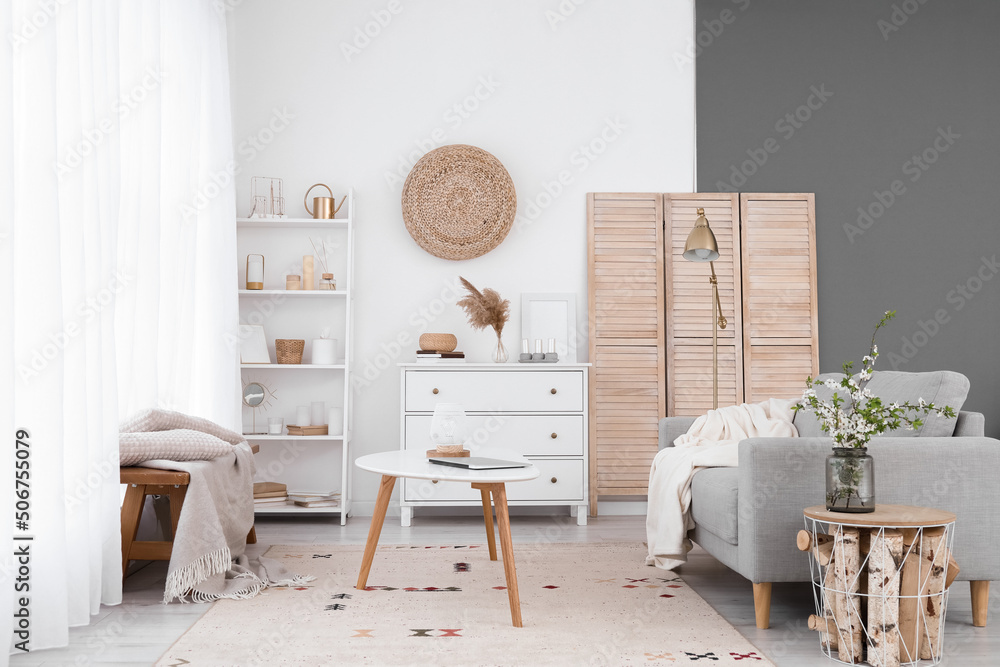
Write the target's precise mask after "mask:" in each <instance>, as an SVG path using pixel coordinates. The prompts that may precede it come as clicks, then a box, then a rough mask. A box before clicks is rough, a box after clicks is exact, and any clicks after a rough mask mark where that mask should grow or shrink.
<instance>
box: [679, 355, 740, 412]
mask: <svg viewBox="0 0 1000 667" xmlns="http://www.w3.org/2000/svg"><path fill="white" fill-rule="evenodd" d="M698 343H699V344H695V345H690V344H685V341H683V340H682V341H679V342H675V344H674V348H673V355H672V357H671V364H670V373H669V376H670V377H669V382H668V389H667V392H668V393H670V391H671V390H670V388H669V387H670V385H671V384H672V385H673V386H674V387H675V388H674V390H673V396H674V400H673V413H672V415H671V416H685V415H687V416H692V417H693V416H697V415H703V414H705V413H706V412H707V411H709V410H711V409H712V346H711V344H709V345H703V344H700V341H698ZM736 350H737V348H736V346H735V345H732V344H728V345H719V406H720V407H721V406H726V405H735V404H738V403H742V402H743V401H742V394H743V391H742V389H743V387H742V385H743V375H742V373H738V372H737V365H736Z"/></svg>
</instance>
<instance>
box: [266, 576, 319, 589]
mask: <svg viewBox="0 0 1000 667" xmlns="http://www.w3.org/2000/svg"><path fill="white" fill-rule="evenodd" d="M310 581H316V577H314V576H312V575H311V574H295V575H292V578H291V579H280V580H278V581H272V582H270V583H269V584H268V587H273V586H301V585H302V584H308V583H309V582H310Z"/></svg>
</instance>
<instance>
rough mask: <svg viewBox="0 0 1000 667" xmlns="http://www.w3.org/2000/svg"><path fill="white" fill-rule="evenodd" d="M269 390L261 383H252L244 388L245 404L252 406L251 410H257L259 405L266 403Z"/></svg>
mask: <svg viewBox="0 0 1000 667" xmlns="http://www.w3.org/2000/svg"><path fill="white" fill-rule="evenodd" d="M266 393H267V390H266V389H264V386H263V385H262V384H260V383H259V382H251V383H249V384H247V386H245V387H243V403H244V404H246V405H248V406H250V407H251V408H256V407H257V406H258V405H260V404H261V403H263V402H264V397H265V395H266Z"/></svg>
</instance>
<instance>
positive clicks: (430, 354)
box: [417, 350, 465, 364]
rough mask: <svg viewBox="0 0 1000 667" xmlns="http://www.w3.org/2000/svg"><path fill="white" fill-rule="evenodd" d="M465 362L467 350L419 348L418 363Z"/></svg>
mask: <svg viewBox="0 0 1000 667" xmlns="http://www.w3.org/2000/svg"><path fill="white" fill-rule="evenodd" d="M456 362H457V363H465V352H457V351H456V352H438V351H437V350H417V363H418V364H439V363H456Z"/></svg>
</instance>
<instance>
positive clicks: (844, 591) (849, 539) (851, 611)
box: [831, 526, 862, 664]
mask: <svg viewBox="0 0 1000 667" xmlns="http://www.w3.org/2000/svg"><path fill="white" fill-rule="evenodd" d="M859 546H860V544H859V532H858V529H857V528H851V527H848V526H841V527H840V529H839V530H838V531H837V532H836V533H835V534H834V546H833V561H832V563H831V565H832V567H833V570H834V573H835V574H834V576H835V583H834V589H835V591H836V592H835V593H834V596H833V597H834V609H833V613H834V619H835V620H836V622H837V655H838V657H839V658H840V660H841V662H847V663H852V664H855V663H859V662H861V659H862V655H861V644H862V642H861V635H862V623H861V607H860V604H859V603H860V598H859V596H858V589H859V581H858V580H859V579H860V577H859V576H858V569H859V567H860V565H861V558H860V555H861V554H860V551H859Z"/></svg>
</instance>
